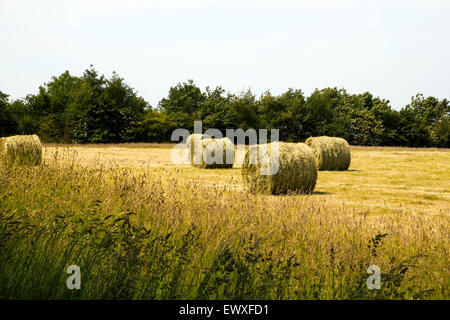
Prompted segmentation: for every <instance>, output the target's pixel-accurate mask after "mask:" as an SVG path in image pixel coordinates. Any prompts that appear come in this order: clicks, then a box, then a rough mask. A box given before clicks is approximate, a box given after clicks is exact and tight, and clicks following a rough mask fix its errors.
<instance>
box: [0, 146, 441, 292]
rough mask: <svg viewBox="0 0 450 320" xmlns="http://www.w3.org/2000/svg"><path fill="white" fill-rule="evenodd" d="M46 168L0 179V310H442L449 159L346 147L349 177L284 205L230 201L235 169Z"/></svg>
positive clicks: (64, 161)
mask: <svg viewBox="0 0 450 320" xmlns="http://www.w3.org/2000/svg"><path fill="white" fill-rule="evenodd" d="M75 151H76V152H75ZM134 152H137V153H134ZM44 155H45V156H44V161H43V164H42V165H41V166H40V167H32V168H27V167H25V168H22V167H14V168H11V170H9V171H8V172H6V171H4V170H1V169H2V168H0V243H1V244H2V250H0V299H14V298H15V299H448V298H449V297H450V291H449V289H450V282H449V279H450V267H449V265H448V261H449V252H450V241H449V240H450V239H449V237H450V223H449V222H450V216H449V205H448V203H449V201H448V200H449V198H448V197H449V190H448V188H449V186H448V181H449V178H450V177H449V175H450V170H449V169H450V168H449V165H450V161H449V160H450V159H449V158H450V152H449V150H413V149H399V150H398V149H383V148H353V149H352V155H353V161H352V165H351V168H350V170H349V171H347V172H319V179H318V181H317V187H316V188H317V189H316V192H315V193H314V194H312V195H284V196H271V195H252V194H248V193H245V192H240V191H241V190H242V180H241V177H240V169H239V168H233V169H211V170H203V169H196V168H191V167H188V166H178V167H177V166H173V165H170V163H169V162H170V149H165V148H139V149H137V148H123V147H119V148H117V146H116V147H114V146H110V147H107V148H105V147H101V148H98V149H96V148H93V147H88V148H83V147H76V148H59V147H55V146H45V148H44ZM128 159H130V160H128ZM137 159H138V160H137ZM149 159H153V162H151V161H150V160H149ZM142 161H144V162H145V163H142ZM387 163H390V165H389V166H387ZM420 195H421V196H422V198H423V199H421V200H420V203H418V201H419V200H418V199H419V196H420ZM72 264H76V265H78V266H80V268H81V272H82V289H81V290H74V291H70V290H68V289H67V288H66V279H67V276H68V275H67V274H66V272H65V271H66V268H67V267H68V266H69V265H72ZM372 264H376V265H377V266H379V267H380V268H381V271H382V279H381V281H382V282H381V285H382V289H381V290H368V289H367V287H366V280H367V277H368V275H367V273H366V269H367V267H368V266H369V265H372Z"/></svg>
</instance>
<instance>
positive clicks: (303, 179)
mask: <svg viewBox="0 0 450 320" xmlns="http://www.w3.org/2000/svg"><path fill="white" fill-rule="evenodd" d="M274 144H278V155H279V157H278V158H279V160H278V161H279V166H278V171H277V172H276V173H275V174H262V170H261V169H263V168H268V167H269V166H270V164H267V162H266V163H264V160H263V161H261V160H262V159H263V158H264V157H261V156H260V154H259V153H260V152H259V150H260V148H261V147H263V150H267V153H268V154H269V155H270V154H272V155H273V153H272V149H274V148H273V146H274ZM275 150H276V149H275ZM252 155H257V160H256V161H255V162H254V163H252V161H251V157H252ZM267 157H270V156H267ZM272 160H274V161H276V159H272ZM266 161H267V159H266ZM242 178H243V180H244V186H245V189H246V190H247V191H248V192H250V193H260V194H274V195H276V194H287V193H311V192H312V191H313V190H314V187H315V185H316V181H317V168H316V164H315V158H314V153H313V151H312V149H311V148H309V147H308V146H307V145H305V144H304V143H284V142H272V143H269V144H266V145H254V146H251V147H250V148H249V150H248V151H247V153H246V155H245V161H244V164H243V166H242Z"/></svg>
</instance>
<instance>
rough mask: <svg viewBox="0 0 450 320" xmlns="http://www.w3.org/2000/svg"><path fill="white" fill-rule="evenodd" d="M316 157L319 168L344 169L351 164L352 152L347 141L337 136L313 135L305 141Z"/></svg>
mask: <svg viewBox="0 0 450 320" xmlns="http://www.w3.org/2000/svg"><path fill="white" fill-rule="evenodd" d="M305 144H306V145H308V146H309V147H311V148H312V149H313V151H314V154H315V157H316V165H317V169H319V170H331V171H343V170H347V169H348V167H349V166H350V161H351V153H350V146H349V145H348V143H347V141H346V140H345V139H342V138H336V137H326V136H322V137H311V138H308V139H307V140H306V141H305Z"/></svg>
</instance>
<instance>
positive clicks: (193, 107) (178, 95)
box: [159, 80, 205, 130]
mask: <svg viewBox="0 0 450 320" xmlns="http://www.w3.org/2000/svg"><path fill="white" fill-rule="evenodd" d="M204 100H205V95H204V94H203V93H202V91H201V90H200V88H198V87H197V86H196V85H195V84H194V81H193V80H188V82H185V83H182V84H181V83H178V84H177V85H176V86H175V87H171V88H170V90H169V95H168V97H167V98H163V99H162V100H161V101H160V102H159V109H160V110H165V111H166V112H167V114H168V115H169V116H170V117H171V118H173V119H174V120H175V121H177V122H178V123H180V124H181V125H182V127H183V128H185V129H188V130H192V129H193V128H194V121H195V120H200V119H201V115H200V113H199V111H200V107H199V105H200V103H202V102H203V101H204Z"/></svg>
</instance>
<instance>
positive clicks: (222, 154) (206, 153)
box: [191, 138, 235, 169]
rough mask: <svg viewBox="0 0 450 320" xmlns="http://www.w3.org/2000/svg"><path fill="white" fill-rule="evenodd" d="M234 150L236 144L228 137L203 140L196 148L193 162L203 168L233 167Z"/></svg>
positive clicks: (193, 164)
mask: <svg viewBox="0 0 450 320" xmlns="http://www.w3.org/2000/svg"><path fill="white" fill-rule="evenodd" d="M234 151H235V148H234V144H233V142H231V140H230V139H228V138H222V139H213V138H210V139H205V140H201V146H200V148H197V149H196V152H195V153H194V156H193V157H192V158H191V159H192V162H191V164H192V166H194V167H196V168H203V169H215V168H232V167H233V163H234V154H235V152H234Z"/></svg>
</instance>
